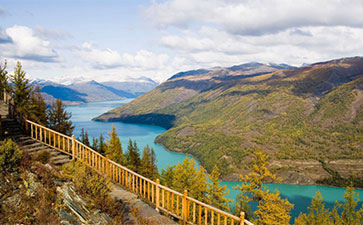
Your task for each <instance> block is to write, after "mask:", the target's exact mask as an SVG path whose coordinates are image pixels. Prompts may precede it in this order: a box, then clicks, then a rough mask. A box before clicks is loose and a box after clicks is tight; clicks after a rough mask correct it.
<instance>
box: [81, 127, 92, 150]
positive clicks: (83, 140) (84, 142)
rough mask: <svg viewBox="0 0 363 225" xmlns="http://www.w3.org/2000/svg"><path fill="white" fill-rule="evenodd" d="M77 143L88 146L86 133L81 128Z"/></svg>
mask: <svg viewBox="0 0 363 225" xmlns="http://www.w3.org/2000/svg"><path fill="white" fill-rule="evenodd" d="M79 141H80V142H82V143H83V144H85V145H87V146H90V143H89V138H88V133H87V131H85V130H84V129H83V128H82V129H81V135H80V138H79Z"/></svg>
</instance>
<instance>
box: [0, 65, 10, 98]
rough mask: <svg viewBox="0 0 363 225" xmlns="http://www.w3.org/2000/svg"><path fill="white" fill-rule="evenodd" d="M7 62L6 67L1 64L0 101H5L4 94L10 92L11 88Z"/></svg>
mask: <svg viewBox="0 0 363 225" xmlns="http://www.w3.org/2000/svg"><path fill="white" fill-rule="evenodd" d="M7 64H8V63H7V61H6V60H5V62H4V66H2V65H1V64H0V100H3V99H4V92H5V91H9V90H10V86H9V81H8V80H9V76H8V71H7V70H6V67H7Z"/></svg>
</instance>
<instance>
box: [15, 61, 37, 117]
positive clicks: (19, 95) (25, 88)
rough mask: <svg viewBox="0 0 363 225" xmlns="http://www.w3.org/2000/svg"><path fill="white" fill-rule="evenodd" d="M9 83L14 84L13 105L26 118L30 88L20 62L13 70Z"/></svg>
mask: <svg viewBox="0 0 363 225" xmlns="http://www.w3.org/2000/svg"><path fill="white" fill-rule="evenodd" d="M11 82H12V83H13V84H14V104H15V105H16V107H17V109H18V110H19V111H20V112H21V113H24V114H25V115H27V116H28V112H29V109H30V104H29V99H30V93H31V91H32V86H31V85H30V84H29V80H28V79H27V78H26V73H25V72H24V71H23V70H22V66H21V63H20V62H18V63H17V65H16V67H15V69H14V74H13V75H12V76H11Z"/></svg>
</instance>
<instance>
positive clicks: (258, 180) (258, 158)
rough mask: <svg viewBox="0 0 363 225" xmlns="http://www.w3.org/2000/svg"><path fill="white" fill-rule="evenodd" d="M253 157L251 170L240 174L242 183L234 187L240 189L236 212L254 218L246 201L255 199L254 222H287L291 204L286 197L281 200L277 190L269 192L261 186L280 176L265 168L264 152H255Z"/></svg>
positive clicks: (265, 156) (266, 158)
mask: <svg viewBox="0 0 363 225" xmlns="http://www.w3.org/2000/svg"><path fill="white" fill-rule="evenodd" d="M253 157H254V158H253V160H252V172H251V173H249V174H247V175H244V176H243V175H240V177H241V181H242V184H241V185H238V186H236V187H234V188H235V189H238V190H239V191H240V193H239V194H238V196H237V200H238V201H237V202H236V205H235V211H236V213H239V211H244V212H246V218H248V219H250V220H254V218H253V216H254V215H253V214H252V213H251V211H250V206H249V204H248V203H249V202H251V201H257V202H258V207H259V208H258V210H257V211H256V213H255V216H257V220H256V222H257V223H258V224H259V223H261V224H265V223H264V222H265V221H266V220H267V221H269V222H272V221H276V223H278V224H284V223H283V221H287V223H286V224H288V221H289V220H290V215H289V213H290V210H291V209H292V207H293V205H292V204H291V203H289V201H288V200H287V199H284V200H281V198H280V194H279V193H278V192H276V193H275V194H273V193H270V192H269V191H268V190H266V189H265V188H263V186H262V184H263V183H264V182H272V181H280V178H278V177H276V176H275V175H274V174H272V173H271V172H270V171H269V169H268V168H267V165H268V156H267V155H266V154H265V153H262V152H255V153H254V155H253ZM278 205H279V206H278ZM275 206H276V207H275ZM277 206H278V207H277ZM276 210H278V213H277V212H276ZM272 214H273V215H272ZM287 218H288V219H287ZM260 220H261V221H260ZM267 224H268V223H267ZM272 224H274V223H272Z"/></svg>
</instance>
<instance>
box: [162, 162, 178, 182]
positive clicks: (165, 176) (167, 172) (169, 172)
mask: <svg viewBox="0 0 363 225" xmlns="http://www.w3.org/2000/svg"><path fill="white" fill-rule="evenodd" d="M174 170H175V165H174V166H167V167H166V169H164V168H163V169H161V175H160V182H161V183H162V184H163V185H165V186H167V187H172V186H173V179H174Z"/></svg>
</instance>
